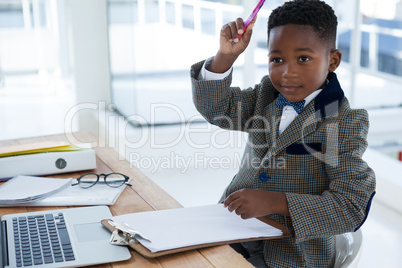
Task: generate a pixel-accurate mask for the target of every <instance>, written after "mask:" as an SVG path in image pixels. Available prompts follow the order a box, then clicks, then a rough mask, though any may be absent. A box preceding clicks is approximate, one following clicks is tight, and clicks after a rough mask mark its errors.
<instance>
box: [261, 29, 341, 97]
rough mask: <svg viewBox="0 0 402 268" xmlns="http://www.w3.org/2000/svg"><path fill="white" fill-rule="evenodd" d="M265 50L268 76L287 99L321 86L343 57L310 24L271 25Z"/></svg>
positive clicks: (302, 95) (310, 91) (303, 95)
mask: <svg viewBox="0 0 402 268" xmlns="http://www.w3.org/2000/svg"><path fill="white" fill-rule="evenodd" d="M268 52H269V54H268V56H269V76H270V79H271V81H272V83H273V85H274V86H275V88H276V89H277V90H278V91H279V92H280V93H281V94H282V95H283V96H284V97H285V98H286V99H288V100H289V101H301V100H303V99H304V98H306V97H307V96H308V95H310V94H311V93H312V92H313V91H315V90H317V89H320V88H323V87H324V86H325V83H326V79H327V75H328V72H333V71H335V70H336V68H337V67H338V66H339V64H340V61H341V57H342V54H341V52H340V51H339V50H333V51H329V49H328V47H327V46H326V44H324V43H323V42H322V40H320V39H319V38H318V36H317V34H316V33H315V32H314V31H313V29H312V28H311V27H310V26H301V25H296V24H287V25H284V26H279V27H275V28H273V29H271V31H270V34H269V43H268Z"/></svg>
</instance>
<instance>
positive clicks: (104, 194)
mask: <svg viewBox="0 0 402 268" xmlns="http://www.w3.org/2000/svg"><path fill="white" fill-rule="evenodd" d="M76 183H77V180H76V179H73V180H72V182H71V184H76ZM125 188H126V186H125V185H123V186H121V187H118V188H113V187H109V186H107V185H106V184H104V183H97V184H95V185H94V186H92V187H91V188H88V189H83V188H81V187H79V186H78V185H75V186H71V185H70V186H68V187H66V188H64V189H62V190H60V191H58V192H56V193H54V194H52V195H49V196H46V197H45V198H41V199H38V200H36V201H34V202H30V203H27V204H24V206H90V205H113V204H114V203H115V202H116V200H117V198H118V197H119V196H120V194H121V193H122V192H123V190H124V189H125Z"/></svg>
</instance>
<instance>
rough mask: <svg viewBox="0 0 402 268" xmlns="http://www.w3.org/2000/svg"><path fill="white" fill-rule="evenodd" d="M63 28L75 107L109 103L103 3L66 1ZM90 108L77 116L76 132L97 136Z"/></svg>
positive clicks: (82, 110)
mask: <svg viewBox="0 0 402 268" xmlns="http://www.w3.org/2000/svg"><path fill="white" fill-rule="evenodd" d="M66 8H67V16H66V20H67V25H68V26H67V27H68V33H69V41H70V46H69V47H70V49H71V53H69V55H71V65H72V66H71V69H72V72H73V77H74V79H73V80H74V82H73V84H74V88H75V92H76V103H77V105H81V107H82V106H83V105H84V104H87V103H91V104H96V105H97V104H98V103H99V102H105V103H107V104H109V103H110V76H109V54H108V53H109V48H108V34H107V29H108V24H107V4H106V0H85V1H82V0H69V1H66ZM93 114H94V110H93V109H81V110H80V111H79V112H78V113H77V117H76V118H77V119H78V126H79V130H84V131H92V132H94V133H97V132H98V130H97V128H98V124H97V121H96V120H94V119H95V118H94V117H93Z"/></svg>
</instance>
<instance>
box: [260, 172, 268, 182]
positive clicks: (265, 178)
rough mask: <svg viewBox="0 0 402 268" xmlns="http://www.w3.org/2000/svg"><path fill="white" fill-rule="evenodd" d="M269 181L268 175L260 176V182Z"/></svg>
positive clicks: (262, 174)
mask: <svg viewBox="0 0 402 268" xmlns="http://www.w3.org/2000/svg"><path fill="white" fill-rule="evenodd" d="M268 179H269V176H268V174H267V173H261V174H260V180H261V181H267V180H268Z"/></svg>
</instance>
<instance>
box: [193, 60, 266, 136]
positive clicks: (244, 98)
mask: <svg viewBox="0 0 402 268" xmlns="http://www.w3.org/2000/svg"><path fill="white" fill-rule="evenodd" d="M203 63H204V61H202V62H199V63H196V64H194V65H193V66H192V67H191V84H192V91H193V102H194V105H195V107H196V109H197V110H198V111H199V112H200V114H201V115H202V116H203V117H204V118H205V119H206V120H207V121H208V122H210V123H212V124H214V125H217V126H219V127H221V128H225V129H232V130H243V131H246V122H247V119H248V118H250V117H251V116H252V115H253V113H254V109H255V102H256V92H258V91H259V88H260V85H256V87H255V88H248V89H245V90H241V89H240V88H238V87H231V82H232V73H230V75H229V76H228V77H226V78H225V79H223V80H213V81H209V80H207V81H205V80H197V77H198V74H199V72H200V70H201V68H202V65H203Z"/></svg>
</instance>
